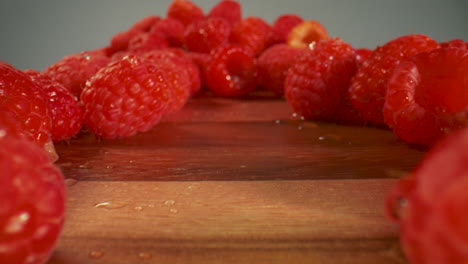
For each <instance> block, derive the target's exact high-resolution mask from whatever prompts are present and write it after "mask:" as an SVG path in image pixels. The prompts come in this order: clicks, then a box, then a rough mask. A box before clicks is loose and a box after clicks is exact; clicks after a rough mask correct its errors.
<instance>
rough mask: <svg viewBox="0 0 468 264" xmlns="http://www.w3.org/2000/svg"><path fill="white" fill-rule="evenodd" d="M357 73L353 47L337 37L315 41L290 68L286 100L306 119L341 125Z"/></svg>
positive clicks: (348, 109)
mask: <svg viewBox="0 0 468 264" xmlns="http://www.w3.org/2000/svg"><path fill="white" fill-rule="evenodd" d="M356 70H357V62H356V53H355V51H354V49H353V47H351V45H349V44H348V43H345V42H344V41H342V40H341V39H338V38H336V39H330V40H322V41H318V42H315V44H314V45H312V46H311V48H310V49H304V50H303V52H302V53H301V54H300V55H298V57H297V59H296V62H295V63H294V64H293V65H292V66H291V68H290V69H289V72H288V75H287V77H286V83H285V93H286V100H287V102H288V103H289V105H290V106H291V107H292V108H293V110H294V111H295V112H296V113H298V114H300V115H302V116H304V117H305V118H307V119H312V120H323V121H336V122H340V121H342V116H343V113H344V112H347V111H350V109H351V107H348V106H349V104H348V98H347V92H348V87H349V82H350V80H351V78H352V77H353V76H354V74H355V72H356Z"/></svg>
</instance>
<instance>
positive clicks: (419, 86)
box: [383, 48, 468, 146]
mask: <svg viewBox="0 0 468 264" xmlns="http://www.w3.org/2000/svg"><path fill="white" fill-rule="evenodd" d="M383 115H384V118H385V121H386V123H387V124H388V125H389V126H390V127H391V128H393V131H394V132H395V134H396V135H397V136H399V137H400V138H401V139H403V140H404V141H406V142H408V143H415V144H420V145H428V146H430V145H433V144H434V143H435V142H436V141H437V140H438V139H439V138H441V137H442V136H443V135H444V134H445V133H447V132H449V131H451V130H453V129H457V128H460V127H463V126H466V125H468V50H464V49H458V48H440V49H436V50H433V51H431V52H425V53H420V54H417V55H415V56H413V57H412V58H411V59H409V60H407V61H404V62H401V63H400V64H399V65H398V66H397V67H396V68H395V70H394V71H393V75H392V77H391V79H390V81H389V82H388V86H387V96H386V101H385V104H384V108H383Z"/></svg>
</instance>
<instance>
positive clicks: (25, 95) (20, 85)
mask: <svg viewBox="0 0 468 264" xmlns="http://www.w3.org/2000/svg"><path fill="white" fill-rule="evenodd" d="M0 106H1V107H3V108H5V109H8V110H10V111H12V112H13V113H15V115H16V118H17V119H18V120H21V127H22V128H23V129H24V130H26V131H28V132H29V133H30V134H31V135H32V138H33V139H34V141H36V142H37V143H38V144H39V145H40V146H44V144H45V143H46V142H47V141H49V140H50V130H51V117H50V115H49V111H48V108H47V104H46V102H45V94H44V93H43V91H42V90H41V89H40V88H39V87H38V86H37V85H36V84H35V83H34V82H33V81H32V80H31V79H30V78H29V76H28V75H26V74H25V73H23V72H22V71H20V70H18V69H15V68H13V67H11V66H9V65H7V64H0Z"/></svg>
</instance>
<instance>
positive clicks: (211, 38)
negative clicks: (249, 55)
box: [184, 17, 231, 53]
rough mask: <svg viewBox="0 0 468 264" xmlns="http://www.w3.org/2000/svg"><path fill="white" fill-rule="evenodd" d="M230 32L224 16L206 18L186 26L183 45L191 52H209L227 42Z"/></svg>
mask: <svg viewBox="0 0 468 264" xmlns="http://www.w3.org/2000/svg"><path fill="white" fill-rule="evenodd" d="M230 33H231V26H230V25H229V23H228V22H227V21H226V20H225V19H224V18H219V17H213V18H207V19H204V20H200V21H196V22H194V23H192V24H190V25H189V26H188V27H187V29H186V31H185V35H184V39H185V45H186V46H187V48H188V49H189V50H190V51H193V52H199V53H210V52H211V51H212V50H213V49H214V48H216V47H218V46H220V45H222V44H225V43H227V42H228V40H229V34H230Z"/></svg>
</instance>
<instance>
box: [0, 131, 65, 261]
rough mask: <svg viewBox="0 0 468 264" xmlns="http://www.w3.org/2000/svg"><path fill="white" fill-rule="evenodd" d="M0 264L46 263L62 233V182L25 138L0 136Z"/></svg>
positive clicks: (36, 147) (40, 150)
mask: <svg viewBox="0 0 468 264" xmlns="http://www.w3.org/2000/svg"><path fill="white" fill-rule="evenodd" d="M0 168H2V173H1V174H0V200H1V201H2V203H1V205H0V263H10V264H15V263H18V264H20V263H45V262H46V261H47V260H48V258H49V256H50V255H51V253H52V250H53V249H54V247H55V243H56V241H57V239H58V237H59V235H60V233H61V230H62V226H63V222H64V215H65V195H66V194H65V183H64V179H63V175H62V174H61V172H60V171H59V170H58V169H57V168H56V167H55V166H54V165H53V164H52V162H51V161H50V160H49V159H48V157H47V154H46V153H45V152H44V151H43V150H42V149H40V148H39V147H38V146H37V145H36V144H34V143H32V142H31V141H29V140H25V139H20V138H16V137H12V136H8V135H2V136H0Z"/></svg>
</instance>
